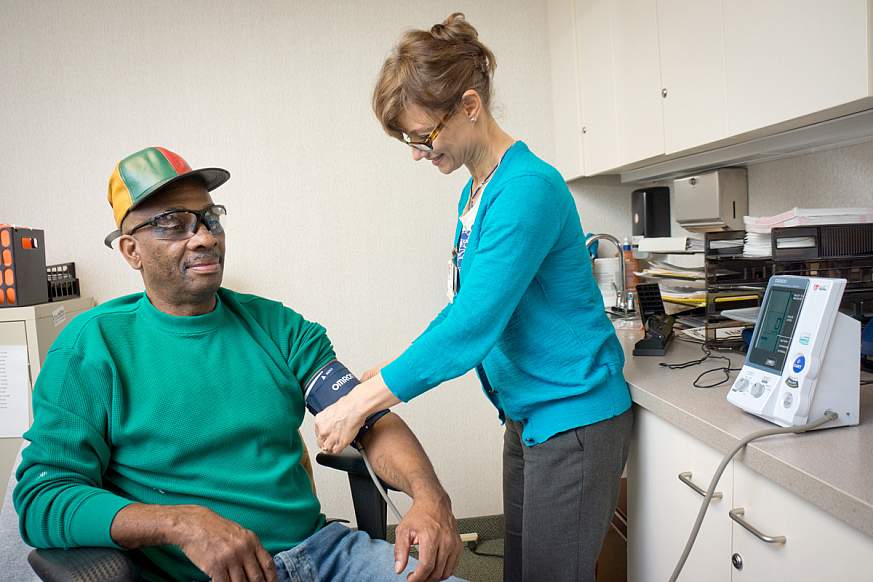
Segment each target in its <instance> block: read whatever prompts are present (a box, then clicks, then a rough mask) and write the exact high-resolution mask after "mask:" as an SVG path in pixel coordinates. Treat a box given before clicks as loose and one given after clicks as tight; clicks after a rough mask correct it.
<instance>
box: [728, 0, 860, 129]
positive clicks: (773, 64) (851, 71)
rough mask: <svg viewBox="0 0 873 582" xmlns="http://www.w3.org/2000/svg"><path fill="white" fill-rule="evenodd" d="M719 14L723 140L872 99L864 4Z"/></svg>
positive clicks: (835, 1) (731, 5)
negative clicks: (723, 78)
mask: <svg viewBox="0 0 873 582" xmlns="http://www.w3.org/2000/svg"><path fill="white" fill-rule="evenodd" d="M723 11H724V58H725V60H724V62H725V71H726V83H727V84H726V86H727V119H728V132H729V134H731V135H735V134H741V133H745V132H748V131H753V130H756V129H759V128H763V127H767V126H770V125H775V124H777V123H781V122H784V121H788V120H790V119H794V118H796V117H801V116H804V115H808V114H811V113H816V112H819V111H822V110H825V109H829V108H832V107H836V106H839V105H843V104H846V103H850V102H852V101H856V100H858V99H863V98H865V97H869V96H870V95H873V91H871V71H873V68H871V66H873V61H871V46H870V44H871V30H870V29H871V28H873V19H871V2H870V1H869V0H828V1H827V2H821V1H820V0H766V1H764V2H762V1H761V0H725V2H724V4H723Z"/></svg>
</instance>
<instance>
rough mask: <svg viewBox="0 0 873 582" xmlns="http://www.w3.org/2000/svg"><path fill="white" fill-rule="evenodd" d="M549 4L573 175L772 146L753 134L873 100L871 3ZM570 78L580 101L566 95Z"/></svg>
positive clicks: (659, 0) (558, 114) (560, 118)
mask: <svg viewBox="0 0 873 582" xmlns="http://www.w3.org/2000/svg"><path fill="white" fill-rule="evenodd" d="M549 4H550V34H551V37H552V47H553V48H552V60H553V62H552V75H553V80H554V86H555V91H561V92H562V95H561V96H556V97H555V98H554V104H555V119H556V136H557V140H556V143H557V146H558V150H559V154H558V157H559V159H560V158H561V156H563V155H566V156H567V158H568V159H570V160H575V161H574V162H573V164H572V168H573V169H572V171H571V172H569V173H570V174H571V175H572V176H573V177H575V175H576V173H577V172H581V174H583V175H586V176H591V175H595V174H599V173H604V172H608V171H617V170H625V171H626V170H628V169H637V168H641V167H646V166H652V165H654V164H660V163H661V162H665V161H672V160H676V159H682V158H683V157H686V156H691V155H694V154H698V153H701V152H711V151H713V150H716V149H717V148H720V147H722V146H729V145H735V144H739V143H750V144H753V147H759V148H767V147H771V148H773V147H779V146H776V145H772V144H771V145H769V146H768V145H766V144H763V143H761V142H760V138H764V137H769V136H773V135H777V134H779V133H780V132H784V131H787V130H790V129H795V128H798V127H803V126H805V125H810V124H813V123H818V122H821V121H826V120H829V119H834V118H837V117H840V116H843V115H847V114H850V113H856V112H859V111H863V110H868V109H873V0H835V1H834V2H828V3H821V2H817V1H816V0H772V1H767V2H758V1H757V0H736V1H733V0H731V1H728V0H697V1H690V0H572V6H570V7H568V6H567V2H566V1H563V2H562V1H560V0H550V2H549ZM552 6H561V11H562V14H563V16H562V17H561V18H555V19H553V18H552V14H553V13H554V14H557V12H555V11H553V10H552ZM564 18H568V19H573V20H574V21H575V25H574V26H568V25H567V24H566V21H565V20H564ZM573 46H575V47H576V52H575V53H572V54H570V53H569V52H568V51H569V50H570V49H571V48H572V47H573ZM556 50H557V51H559V52H556ZM574 69H575V70H574ZM574 74H575V76H576V79H575V80H574V79H568V78H566V77H567V75H574ZM574 84H575V85H576V86H577V87H578V89H577V91H578V92H577V95H578V100H577V99H573V98H570V97H567V96H566V95H564V94H563V92H565V91H572V87H573V85H574ZM575 120H578V121H577V124H576V125H574V121H575ZM574 130H575V131H576V132H578V133H581V142H580V141H578V140H577V139H576V138H578V137H579V136H578V133H575V134H574ZM833 139H834V140H837V141H838V140H839V136H835V137H834V138H833ZM782 147H784V146H782ZM798 147H800V146H798ZM565 152H566V154H565ZM751 153H752V154H754V153H755V152H751ZM761 153H764V152H763V151H762V152H761ZM748 154H749V152H746V153H745V154H744V155H746V156H747V155H748ZM743 159H745V158H742V159H738V160H729V161H733V162H742V160H743ZM579 160H581V161H579ZM673 166H676V164H673ZM676 167H677V168H679V169H681V164H680V165H679V166H676ZM675 169H676V168H674V170H675Z"/></svg>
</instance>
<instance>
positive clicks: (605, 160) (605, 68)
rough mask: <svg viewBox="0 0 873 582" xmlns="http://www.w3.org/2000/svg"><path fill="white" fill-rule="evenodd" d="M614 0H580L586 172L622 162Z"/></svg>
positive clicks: (578, 17) (578, 26)
mask: <svg viewBox="0 0 873 582" xmlns="http://www.w3.org/2000/svg"><path fill="white" fill-rule="evenodd" d="M613 4H614V0H576V4H575V6H576V40H577V47H578V51H579V84H580V87H581V91H582V101H581V117H582V128H581V131H582V157H583V160H584V165H583V166H584V170H585V175H587V176H591V175H594V174H599V173H602V172H605V171H607V170H611V169H613V168H616V167H617V166H619V165H620V157H619V151H618V134H617V131H616V98H615V74H616V66H615V60H614V51H613V30H612V27H613Z"/></svg>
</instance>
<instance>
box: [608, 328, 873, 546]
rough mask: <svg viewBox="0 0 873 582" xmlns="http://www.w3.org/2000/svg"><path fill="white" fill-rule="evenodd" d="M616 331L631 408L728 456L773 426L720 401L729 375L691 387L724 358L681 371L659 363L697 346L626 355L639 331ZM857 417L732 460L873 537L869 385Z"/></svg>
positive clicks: (772, 441)
mask: <svg viewBox="0 0 873 582" xmlns="http://www.w3.org/2000/svg"><path fill="white" fill-rule="evenodd" d="M616 331H617V333H618V337H619V340H620V341H621V343H622V346H623V347H624V350H625V356H626V360H627V361H626V364H625V367H624V373H625V377H626V378H627V381H628V384H629V385H630V389H631V396H632V397H633V400H634V402H635V403H636V404H637V405H639V406H641V407H643V408H645V409H646V410H649V411H651V412H652V413H654V414H656V415H657V416H659V417H661V418H663V419H664V420H666V421H668V422H670V423H672V424H673V425H675V426H676V427H678V428H680V429H682V430H683V431H685V432H687V433H689V434H690V435H691V436H693V437H694V438H696V439H698V440H700V441H702V442H703V443H706V444H707V445H709V446H711V447H713V448H714V449H717V450H718V451H720V452H722V453H727V452H729V451H730V450H731V449H732V448H733V447H735V446H736V445H737V444H738V443H739V441H740V439H742V438H743V437H744V436H746V435H748V434H749V433H752V432H755V431H757V430H761V429H765V428H773V427H775V425H773V424H771V423H769V422H767V421H765V420H762V419H760V418H758V417H756V416H753V415H751V414H748V413H746V412H743V411H742V410H740V409H739V408H737V407H736V406H734V405H733V404H731V403H729V402H728V401H727V399H726V395H727V392H728V390H729V389H730V387H731V384H732V383H733V380H734V379H735V378H736V374H737V373H736V372H731V376H730V381H728V382H726V383H724V384H722V385H721V386H719V387H717V388H710V389H700V388H694V387H693V386H692V382H693V381H694V379H695V378H697V376H698V374H700V373H701V372H703V371H704V370H707V369H709V368H714V367H716V366H718V365H720V364H721V363H722V362H723V360H721V361H719V360H707V361H706V362H704V363H702V364H699V365H697V366H692V367H689V368H685V369H683V370H669V369H667V368H663V367H661V366H659V365H658V364H659V363H660V362H671V363H679V362H685V361H688V360H693V359H697V358H699V357H701V356H702V355H703V353H702V351H701V349H700V346H699V345H696V344H692V343H689V342H684V341H679V340H678V339H675V340H674V341H673V342H672V343H671V345H670V347H669V348H668V350H667V355H666V356H663V357H657V356H637V357H634V356H633V355H631V352H632V351H633V345H634V343H635V342H636V340H638V339H639V338H640V337H641V336H642V334H641V332H639V331H632V330H626V329H617V330H616ZM718 355H723V354H722V353H718ZM728 357H730V359H731V362H732V367H734V368H739V367H741V366H742V364H743V357H742V356H741V355H739V354H730V355H729V356H728ZM723 377H724V376H723V375H722V374H720V373H714V374H710V375H709V377H708V378H706V380H707V383H708V382H709V381H716V379H718V380H720V379H722V378H723ZM864 377H867V376H864V375H862V378H864ZM860 416H861V423H860V425H858V426H854V427H843V428H836V429H832V430H818V431H813V432H810V433H806V434H803V435H778V436H772V437H766V438H764V439H761V440H758V441H755V442H753V443H750V444H749V445H748V446H747V447H746V450H745V451H740V452H739V453H738V454H737V456H736V457H734V459H735V460H738V461H739V462H741V463H743V464H744V465H746V466H748V467H750V468H751V469H753V470H754V471H756V472H758V473H760V474H761V475H763V476H765V477H767V478H768V479H770V480H771V481H773V482H775V483H778V484H779V485H781V486H782V487H784V488H786V489H788V490H789V491H791V492H793V493H795V494H796V495H798V496H799V497H801V498H803V499H805V500H807V501H809V502H810V503H812V504H813V505H815V506H817V507H820V508H821V509H823V510H824V511H826V512H828V513H829V514H831V515H833V516H834V517H836V518H838V519H840V520H842V521H844V522H846V523H847V524H849V525H851V526H852V527H854V528H855V529H857V530H859V531H861V532H863V533H865V534H867V535H869V536H873V385H867V386H861V413H860Z"/></svg>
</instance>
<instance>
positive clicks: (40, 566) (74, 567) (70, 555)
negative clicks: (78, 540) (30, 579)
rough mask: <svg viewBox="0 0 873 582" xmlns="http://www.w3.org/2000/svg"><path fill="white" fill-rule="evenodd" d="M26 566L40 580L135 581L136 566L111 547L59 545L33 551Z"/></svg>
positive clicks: (77, 581)
mask: <svg viewBox="0 0 873 582" xmlns="http://www.w3.org/2000/svg"><path fill="white" fill-rule="evenodd" d="M27 561H28V562H30V567H31V568H33V571H34V572H36V575H37V576H39V577H40V578H41V579H42V580H43V582H68V581H70V580H74V581H76V582H136V581H138V580H139V579H140V577H139V568H138V567H137V566H136V565H135V564H134V562H133V560H132V559H131V558H130V556H129V555H128V554H127V552H124V551H122V550H117V549H115V548H73V549H69V550H64V549H60V548H55V549H48V550H33V551H32V552H30V554H29V555H28V556H27Z"/></svg>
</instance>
